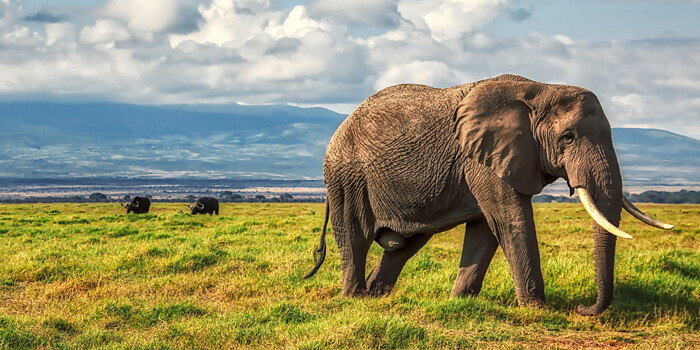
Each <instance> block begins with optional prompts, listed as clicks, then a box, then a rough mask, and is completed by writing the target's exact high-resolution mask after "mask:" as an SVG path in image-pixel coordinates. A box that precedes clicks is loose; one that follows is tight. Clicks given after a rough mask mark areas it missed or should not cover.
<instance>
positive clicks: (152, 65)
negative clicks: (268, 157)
mask: <svg viewBox="0 0 700 350" xmlns="http://www.w3.org/2000/svg"><path fill="white" fill-rule="evenodd" d="M192 1H193V0H177V1H172V2H167V3H165V1H164V0H157V1H154V2H153V3H149V4H146V3H144V2H140V1H138V2H137V1H135V0H110V1H107V2H106V4H105V5H104V6H101V7H99V9H98V10H97V11H94V12H90V13H91V14H93V15H94V16H95V17H94V18H88V20H87V21H85V22H86V23H89V24H88V25H80V23H81V22H80V21H73V22H72V23H71V22H61V23H46V24H37V23H28V22H26V21H23V20H22V18H24V17H25V14H23V13H22V9H21V6H19V5H18V3H17V2H16V1H9V0H0V71H2V72H3V74H2V75H0V95H2V96H0V97H2V98H3V99H5V100H11V99H13V98H14V97H15V96H19V97H22V96H41V95H53V96H56V95H58V96H64V95H65V96H91V97H92V98H94V99H103V100H111V101H120V102H135V103H148V104H158V103H232V102H241V103H248V104H260V103H292V104H295V105H325V106H342V109H343V110H344V111H348V110H351V109H352V107H351V106H353V105H356V104H358V103H360V102H361V101H362V100H363V99H364V98H366V97H367V96H369V95H371V94H372V93H373V92H374V91H376V90H378V89H381V88H384V87H386V86H388V85H391V84H395V83H408V82H410V83H422V84H428V85H432V86H438V87H446V86H452V85H458V84H462V83H466V82H470V81H474V80H478V79H483V78H488V77H492V76H496V75H499V74H502V73H514V74H520V75H523V76H526V77H529V78H531V79H535V80H539V81H545V82H554V83H566V84H571V85H578V86H583V87H585V88H588V89H590V90H592V91H594V92H595V93H596V94H597V95H598V96H599V99H600V101H601V103H602V104H603V107H604V108H605V110H606V113H607V114H608V117H609V119H610V120H611V124H612V125H613V126H624V125H651V126H656V127H661V128H665V129H669V130H671V131H676V132H680V133H684V134H688V135H692V136H696V137H700V126H699V125H698V124H699V123H698V122H697V121H698V120H700V114H699V113H700V112H699V111H700V108H698V104H699V103H698V101H700V85H699V84H698V83H697V82H699V81H700V62H698V57H700V40H697V39H674V38H667V39H659V40H647V41H643V40H641V41H632V42H624V41H623V42H615V41H609V42H597V43H589V42H586V41H585V40H581V39H579V38H577V40H573V39H572V38H571V37H570V36H568V35H567V33H566V32H562V33H561V34H558V35H553V36H549V35H544V34H538V33H528V34H521V33H515V34H513V35H512V36H504V35H495V34H492V33H491V34H490V33H488V32H484V27H485V25H486V24H488V23H489V22H490V21H492V20H493V19H494V18H496V17H497V16H498V15H499V13H506V15H507V13H508V11H511V10H512V9H513V5H515V4H517V3H516V2H515V0H479V1H470V2H465V1H458V0H444V1H441V2H429V1H418V0H380V1H377V2H376V3H375V2H369V1H365V0H362V1H359V2H350V1H347V2H341V1H335V0H332V1H330V0H329V1H312V2H310V3H309V6H297V7H295V8H293V9H290V10H286V11H284V10H281V9H278V8H275V7H274V5H273V4H272V3H270V1H267V0H206V1H205V0H202V4H201V5H200V6H199V7H198V8H197V9H196V10H195V9H194V7H193V6H192V5H191V4H192ZM141 4H143V6H141ZM154 4H155V5H158V4H160V7H158V6H155V5H154ZM151 5H153V7H151ZM374 8H376V9H385V10H386V12H381V11H380V12H381V13H380V14H377V13H375V12H373V11H370V10H371V9H374ZM106 9H109V10H110V11H106ZM187 9H190V10H192V11H194V12H195V14H194V15H193V14H192V13H190V12H187V11H188V10H187ZM107 12H109V13H107ZM154 13H156V14H157V15H153V14H154ZM363 14H364V15H363ZM149 16H151V17H152V21H149V20H148V18H149ZM183 16H186V17H187V16H189V17H187V18H184V19H183ZM391 18H394V19H397V20H396V21H395V22H393V21H394V20H393V19H391ZM193 19H194V20H193ZM364 19H366V21H365V22H363V20H364ZM183 23H185V24H187V26H189V27H187V28H189V29H187V30H184V29H183V28H184V27H183ZM193 23H194V24H193ZM358 26H359V27H362V26H369V27H371V28H372V30H371V31H369V33H372V34H371V35H370V34H366V35H364V36H363V35H354V36H355V37H351V36H350V35H349V34H348V33H349V32H351V29H352V28H353V27H355V28H357V27H358ZM185 27H186V26H185Z"/></svg>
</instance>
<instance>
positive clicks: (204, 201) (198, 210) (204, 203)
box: [188, 197, 219, 215]
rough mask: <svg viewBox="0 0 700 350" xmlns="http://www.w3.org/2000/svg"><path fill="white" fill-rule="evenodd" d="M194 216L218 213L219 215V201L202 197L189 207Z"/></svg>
mask: <svg viewBox="0 0 700 350" xmlns="http://www.w3.org/2000/svg"><path fill="white" fill-rule="evenodd" d="M188 208H190V211H191V213H192V215H197V214H209V215H212V214H214V213H216V215H219V201H218V200H217V199H216V198H213V197H202V198H200V199H198V200H197V201H196V202H195V203H193V204H191V205H189V207H188Z"/></svg>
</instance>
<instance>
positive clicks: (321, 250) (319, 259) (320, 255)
mask: <svg viewBox="0 0 700 350" xmlns="http://www.w3.org/2000/svg"><path fill="white" fill-rule="evenodd" d="M329 213H330V210H329V206H328V201H326V218H325V219H323V230H322V231H321V241H320V242H319V243H318V247H317V248H316V250H314V260H315V261H316V266H314V268H313V269H312V270H311V272H309V273H308V274H307V275H306V276H304V278H309V277H311V276H313V275H314V274H316V271H318V269H319V268H320V267H321V264H323V260H325V259H326V227H327V226H328V214H329Z"/></svg>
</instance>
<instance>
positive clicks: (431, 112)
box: [326, 84, 459, 163]
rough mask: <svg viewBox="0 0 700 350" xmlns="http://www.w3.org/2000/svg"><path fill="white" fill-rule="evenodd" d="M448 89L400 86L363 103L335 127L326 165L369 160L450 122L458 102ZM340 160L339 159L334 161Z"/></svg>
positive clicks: (384, 91)
mask: <svg viewBox="0 0 700 350" xmlns="http://www.w3.org/2000/svg"><path fill="white" fill-rule="evenodd" d="M450 92H451V91H449V90H448V89H437V88H433V87H430V86H425V85H417V84H401V85H395V86H391V87H388V88H386V89H383V90H381V91H379V92H377V93H376V94H374V95H372V96H370V97H369V98H367V99H366V100H364V101H363V102H362V103H361V104H360V105H359V106H358V107H357V108H356V109H355V111H354V112H353V113H352V114H350V115H349V116H348V117H347V118H346V119H345V121H343V123H342V124H341V125H340V126H339V127H338V129H337V130H336V132H335V134H334V135H333V137H332V138H331V142H330V144H329V146H328V150H327V152H326V162H327V163H328V162H329V161H330V162H333V161H338V162H343V161H350V160H360V161H362V160H364V161H371V159H372V158H374V157H376V155H378V154H379V153H381V151H382V150H383V149H387V148H388V147H391V146H392V145H396V144H399V143H401V142H405V141H408V140H406V137H407V136H408V137H413V136H418V135H423V134H425V133H426V132H429V130H431V129H434V128H436V127H438V124H444V123H446V122H448V121H449V118H448V117H449V116H450V113H451V111H453V110H454V108H455V107H456V104H457V103H458V102H459V98H458V96H456V94H454V93H453V92H452V93H450ZM338 157H340V158H341V159H337V158H338Z"/></svg>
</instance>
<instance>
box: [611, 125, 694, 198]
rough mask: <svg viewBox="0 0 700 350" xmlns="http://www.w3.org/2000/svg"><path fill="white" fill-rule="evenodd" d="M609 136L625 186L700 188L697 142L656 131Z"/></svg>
mask: <svg viewBox="0 0 700 350" xmlns="http://www.w3.org/2000/svg"><path fill="white" fill-rule="evenodd" d="M612 132H613V143H614V145H615V152H616V153H617V157H618V159H619V161H620V168H621V171H622V177H623V179H624V180H625V183H626V184H695V185H698V184H700V140H697V139H694V138H691V137H687V136H682V135H678V134H674V133H672V132H668V131H665V130H659V129H636V128H613V130H612Z"/></svg>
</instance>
